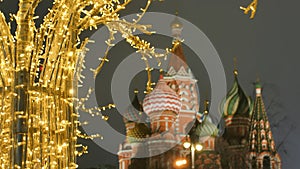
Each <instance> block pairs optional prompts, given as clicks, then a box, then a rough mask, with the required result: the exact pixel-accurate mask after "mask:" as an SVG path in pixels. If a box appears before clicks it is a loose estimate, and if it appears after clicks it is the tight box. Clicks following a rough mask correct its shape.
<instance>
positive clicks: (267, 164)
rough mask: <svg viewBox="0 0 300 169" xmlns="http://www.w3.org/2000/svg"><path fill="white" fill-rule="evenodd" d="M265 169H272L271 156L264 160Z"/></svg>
mask: <svg viewBox="0 0 300 169" xmlns="http://www.w3.org/2000/svg"><path fill="white" fill-rule="evenodd" d="M263 169H271V161H270V157H269V156H265V157H264V160H263Z"/></svg>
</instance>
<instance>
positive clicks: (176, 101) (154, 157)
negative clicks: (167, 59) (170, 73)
mask: <svg viewBox="0 0 300 169" xmlns="http://www.w3.org/2000/svg"><path fill="white" fill-rule="evenodd" d="M143 107H144V111H145V113H146V114H147V115H148V116H149V117H150V123H151V130H152V135H151V138H149V139H148V148H149V155H150V158H149V168H150V169H152V168H153V169H165V168H172V165H173V163H174V162H175V159H176V156H177V155H176V151H173V150H174V149H172V148H174V147H175V146H176V144H177V139H176V137H175V133H174V123H175V121H176V118H177V115H178V113H179V110H180V107H181V102H180V97H179V96H178V95H177V94H176V92H175V91H173V90H172V89H171V88H170V87H169V86H168V85H167V84H166V82H165V81H164V79H162V78H161V79H160V80H159V81H158V83H157V85H156V86H155V88H154V90H153V91H152V92H151V93H149V94H148V95H146V97H145V99H144V102H143Z"/></svg>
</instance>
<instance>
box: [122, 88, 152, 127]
mask: <svg viewBox="0 0 300 169" xmlns="http://www.w3.org/2000/svg"><path fill="white" fill-rule="evenodd" d="M137 94H138V91H137V90H135V91H134V98H133V100H132V102H131V105H129V106H128V108H127V111H126V112H125V113H124V114H123V117H124V118H123V120H124V122H125V123H128V122H142V121H144V120H145V119H146V116H147V115H146V114H145V113H144V112H143V108H142V105H141V104H140V102H139V99H138V95H137Z"/></svg>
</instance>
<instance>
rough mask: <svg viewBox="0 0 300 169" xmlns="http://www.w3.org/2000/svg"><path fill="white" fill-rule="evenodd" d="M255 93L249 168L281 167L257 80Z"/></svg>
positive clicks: (276, 168)
mask: <svg viewBox="0 0 300 169" xmlns="http://www.w3.org/2000/svg"><path fill="white" fill-rule="evenodd" d="M255 93H256V97H255V102H254V109H253V115H252V118H251V128H250V136H249V151H250V152H249V161H250V163H249V168H251V169H281V160H280V157H279V154H278V153H277V151H276V148H275V142H274V139H273V136H272V131H271V127H270V122H269V120H268V116H267V113H266V109H265V105H264V102H263V98H262V88H261V85H260V83H259V82H257V83H256V85H255Z"/></svg>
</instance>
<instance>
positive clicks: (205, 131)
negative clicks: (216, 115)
mask: <svg viewBox="0 0 300 169" xmlns="http://www.w3.org/2000/svg"><path fill="white" fill-rule="evenodd" d="M195 132H196V135H198V136H199V137H206V136H211V137H216V136H217V135H218V132H219V129H218V127H217V126H216V125H215V124H214V123H212V121H211V119H210V118H209V116H207V117H206V118H205V120H204V121H203V123H201V125H198V126H197V128H196V131H195Z"/></svg>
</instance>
